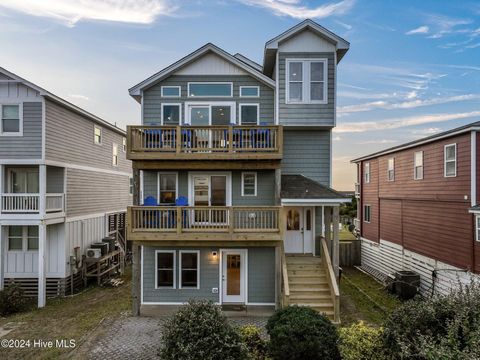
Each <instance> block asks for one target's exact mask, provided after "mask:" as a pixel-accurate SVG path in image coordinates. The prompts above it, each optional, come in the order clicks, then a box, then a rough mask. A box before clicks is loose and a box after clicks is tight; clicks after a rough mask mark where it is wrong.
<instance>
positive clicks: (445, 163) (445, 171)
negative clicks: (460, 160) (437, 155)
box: [443, 143, 457, 178]
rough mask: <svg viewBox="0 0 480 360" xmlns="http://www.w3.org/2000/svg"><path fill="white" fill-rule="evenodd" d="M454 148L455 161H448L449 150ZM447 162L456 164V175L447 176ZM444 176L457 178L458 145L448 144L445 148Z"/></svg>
mask: <svg viewBox="0 0 480 360" xmlns="http://www.w3.org/2000/svg"><path fill="white" fill-rule="evenodd" d="M451 146H453V147H454V149H455V159H454V160H447V148H448V147H451ZM447 162H453V163H455V174H453V175H447ZM443 176H444V177H446V178H448V177H456V176H457V143H453V144H447V145H445V146H444V148H443Z"/></svg>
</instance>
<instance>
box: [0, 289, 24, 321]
mask: <svg viewBox="0 0 480 360" xmlns="http://www.w3.org/2000/svg"><path fill="white" fill-rule="evenodd" d="M27 303H28V300H27V299H26V298H25V296H24V293H23V290H22V289H21V288H20V286H19V285H17V284H15V283H12V284H10V285H9V286H8V287H6V288H5V289H4V290H2V291H0V315H9V314H14V313H16V312H19V311H22V310H24V309H25V308H26V306H27Z"/></svg>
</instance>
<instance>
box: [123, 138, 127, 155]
mask: <svg viewBox="0 0 480 360" xmlns="http://www.w3.org/2000/svg"><path fill="white" fill-rule="evenodd" d="M122 151H123V152H127V138H125V137H124V138H123V139H122Z"/></svg>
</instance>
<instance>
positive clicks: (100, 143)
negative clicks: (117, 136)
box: [93, 124, 103, 146]
mask: <svg viewBox="0 0 480 360" xmlns="http://www.w3.org/2000/svg"><path fill="white" fill-rule="evenodd" d="M97 129H98V130H100V142H97V138H96V136H97V135H96V134H95V130H97ZM93 143H94V144H95V145H100V146H101V145H102V144H103V130H102V128H101V127H100V126H98V125H96V124H93Z"/></svg>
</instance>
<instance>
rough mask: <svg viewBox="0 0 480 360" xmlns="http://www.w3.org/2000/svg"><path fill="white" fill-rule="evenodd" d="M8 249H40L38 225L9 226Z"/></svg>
mask: <svg viewBox="0 0 480 360" xmlns="http://www.w3.org/2000/svg"><path fill="white" fill-rule="evenodd" d="M8 250H9V251H35V250H38V226H8Z"/></svg>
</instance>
